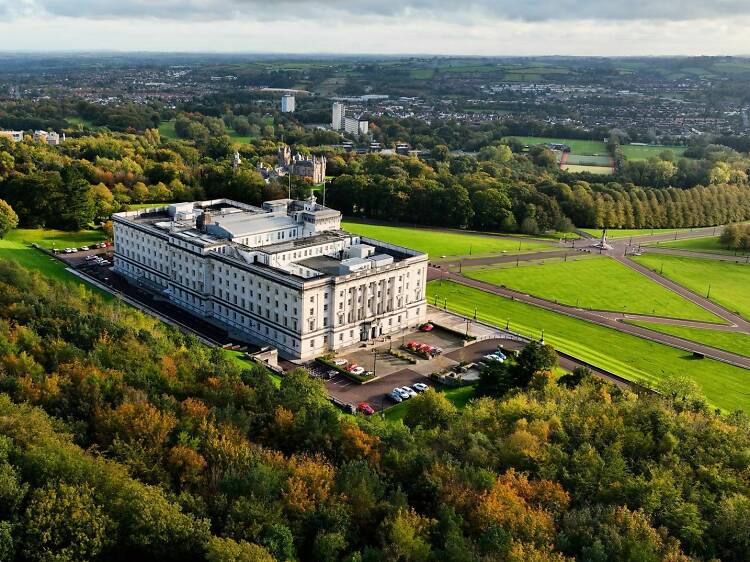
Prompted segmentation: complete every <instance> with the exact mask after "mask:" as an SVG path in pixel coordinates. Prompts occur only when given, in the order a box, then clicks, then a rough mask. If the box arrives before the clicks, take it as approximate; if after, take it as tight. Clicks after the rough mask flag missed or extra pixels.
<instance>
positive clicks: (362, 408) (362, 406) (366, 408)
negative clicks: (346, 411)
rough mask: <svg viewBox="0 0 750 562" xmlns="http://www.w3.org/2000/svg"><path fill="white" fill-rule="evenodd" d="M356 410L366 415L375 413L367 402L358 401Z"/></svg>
mask: <svg viewBox="0 0 750 562" xmlns="http://www.w3.org/2000/svg"><path fill="white" fill-rule="evenodd" d="M357 411H358V412H362V413H363V414H364V415H366V416H371V415H373V414H374V413H375V410H373V409H372V406H370V405H369V404H368V403H367V402H360V403H359V404H357Z"/></svg>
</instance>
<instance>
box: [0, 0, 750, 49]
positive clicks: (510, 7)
mask: <svg viewBox="0 0 750 562" xmlns="http://www.w3.org/2000/svg"><path fill="white" fill-rule="evenodd" d="M748 29H750V0H628V1H623V0H618V1H611V0H555V1H551V0H458V1H456V0H281V1H276V0H0V51H97V50H106V51H112V50H114V51H156V52H226V53H232V52H235V53H302V54H321V53H331V54H444V55H452V54H453V55H459V54H460V55H488V56H489V55H506V56H513V55H602V56H608V55H623V56H641V55H737V54H750V33H748Z"/></svg>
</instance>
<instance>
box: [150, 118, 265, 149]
mask: <svg viewBox="0 0 750 562" xmlns="http://www.w3.org/2000/svg"><path fill="white" fill-rule="evenodd" d="M159 134H160V135H161V137H162V138H163V139H166V140H172V139H177V138H179V137H178V136H177V131H175V130H174V119H172V120H169V121H162V122H161V123H159ZM227 135H228V136H229V138H231V139H232V140H234V141H235V142H238V143H240V144H248V143H250V142H251V141H252V137H250V136H242V135H239V134H238V133H237V131H235V130H234V129H227Z"/></svg>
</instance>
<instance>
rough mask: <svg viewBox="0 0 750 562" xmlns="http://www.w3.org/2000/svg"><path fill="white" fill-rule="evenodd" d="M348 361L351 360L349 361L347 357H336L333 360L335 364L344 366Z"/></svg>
mask: <svg viewBox="0 0 750 562" xmlns="http://www.w3.org/2000/svg"><path fill="white" fill-rule="evenodd" d="M348 362H349V361H347V360H346V359H334V360H333V364H334V365H336V366H337V367H343V366H344V365H346V364H347V363H348Z"/></svg>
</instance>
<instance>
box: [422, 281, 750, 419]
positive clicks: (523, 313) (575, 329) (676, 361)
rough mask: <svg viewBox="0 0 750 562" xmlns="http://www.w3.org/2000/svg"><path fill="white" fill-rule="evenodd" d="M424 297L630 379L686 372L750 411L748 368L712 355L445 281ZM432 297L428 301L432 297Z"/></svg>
mask: <svg viewBox="0 0 750 562" xmlns="http://www.w3.org/2000/svg"><path fill="white" fill-rule="evenodd" d="M427 293H428V298H429V299H432V298H434V297H435V296H436V295H437V296H438V299H439V300H440V301H442V299H444V298H447V299H448V309H449V310H454V311H456V312H459V313H462V314H465V315H467V316H472V315H473V314H474V309H475V308H476V309H477V317H478V318H479V320H482V321H484V322H488V323H490V324H494V325H496V326H505V324H506V322H507V321H509V322H510V328H511V330H513V331H515V332H517V333H521V334H523V335H526V336H529V337H533V338H539V337H540V335H541V331H542V329H544V340H545V341H546V342H548V343H550V344H552V345H553V346H554V347H555V348H556V349H558V350H560V351H563V352H565V353H569V354H570V355H573V356H574V357H577V358H579V359H582V360H584V361H587V362H589V363H591V364H592V365H596V366H597V367H600V368H602V369H606V370H608V371H610V372H613V373H615V374H618V375H620V376H622V377H625V378H627V379H629V380H632V381H635V382H641V383H647V384H656V383H657V382H658V381H659V380H660V379H662V378H664V377H666V376H685V377H688V378H690V379H691V380H694V381H695V382H696V383H698V384H699V385H700V387H701V389H702V390H703V393H704V394H705V395H706V397H707V399H708V401H709V402H710V403H711V404H712V405H714V406H717V407H719V408H723V409H725V410H737V409H742V410H744V411H746V412H747V411H750V394H748V393H747V381H748V372H747V370H745V369H742V368H739V367H733V366H732V365H729V364H727V363H722V362H720V361H714V360H712V359H702V360H695V359H692V356H691V354H689V353H686V352H684V351H681V350H678V349H675V348H672V347H669V346H666V345H661V344H658V343H654V342H650V341H648V340H645V339H643V338H639V337H636V336H631V335H630V334H624V333H622V332H617V331H616V330H612V329H610V328H605V327H603V326H598V325H595V324H591V323H589V322H585V321H583V320H578V319H577V318H571V317H568V316H565V315H562V314H556V313H554V312H550V311H547V310H543V309H541V308H537V307H535V306H531V305H527V304H524V303H521V302H518V301H511V300H509V299H506V298H503V297H500V296H497V295H492V294H489V293H485V292H484V291H479V290H477V289H472V288H470V287H465V286H462V285H458V284H456V283H452V282H449V281H443V282H442V284H441V282H440V281H431V282H430V283H428V284H427ZM430 302H432V301H431V300H430Z"/></svg>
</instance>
